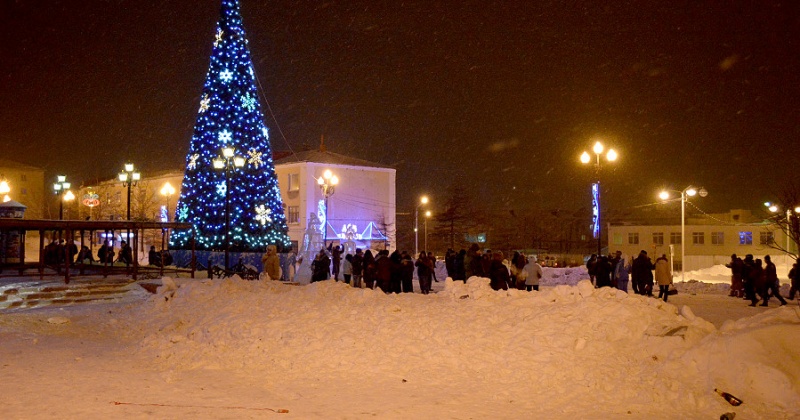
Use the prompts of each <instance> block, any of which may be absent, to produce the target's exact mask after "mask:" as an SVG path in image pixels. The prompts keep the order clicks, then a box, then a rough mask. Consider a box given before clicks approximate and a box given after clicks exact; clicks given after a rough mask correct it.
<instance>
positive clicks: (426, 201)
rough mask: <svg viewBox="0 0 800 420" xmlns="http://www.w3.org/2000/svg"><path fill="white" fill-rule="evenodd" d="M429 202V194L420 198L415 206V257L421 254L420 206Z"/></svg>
mask: <svg viewBox="0 0 800 420" xmlns="http://www.w3.org/2000/svg"><path fill="white" fill-rule="evenodd" d="M425 204H428V196H427V195H423V196H422V197H420V199H419V204H417V207H414V258H416V257H417V256H419V207H420V206H424V205H425Z"/></svg>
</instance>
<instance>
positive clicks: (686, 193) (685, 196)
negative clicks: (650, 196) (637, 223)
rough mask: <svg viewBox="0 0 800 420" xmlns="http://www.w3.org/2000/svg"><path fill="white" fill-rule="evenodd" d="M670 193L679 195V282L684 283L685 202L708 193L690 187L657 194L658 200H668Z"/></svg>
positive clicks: (702, 189) (701, 189) (704, 190)
mask: <svg viewBox="0 0 800 420" xmlns="http://www.w3.org/2000/svg"><path fill="white" fill-rule="evenodd" d="M670 191H671V192H676V193H679V194H680V195H681V198H680V200H681V281H682V282H685V281H686V201H688V200H689V197H694V196H695V195H700V197H705V196H707V195H708V191H706V189H705V188H700V189H697V188H695V187H692V186H691V185H690V186H688V187H686V188H684V189H683V190H681V191H678V190H663V191H661V192H660V193H659V194H658V198H660V199H661V200H663V201H666V200H669V198H670V194H669V193H670Z"/></svg>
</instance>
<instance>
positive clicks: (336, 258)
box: [329, 244, 342, 281]
mask: <svg viewBox="0 0 800 420" xmlns="http://www.w3.org/2000/svg"><path fill="white" fill-rule="evenodd" d="M331 245H333V244H331ZM329 251H330V252H331V257H332V258H333V279H334V280H335V281H339V270H340V268H341V265H342V249H341V248H339V245H336V246H335V247H333V248H332V249H329Z"/></svg>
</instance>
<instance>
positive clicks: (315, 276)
mask: <svg viewBox="0 0 800 420" xmlns="http://www.w3.org/2000/svg"><path fill="white" fill-rule="evenodd" d="M330 270H331V259H330V258H329V257H328V253H327V252H325V248H322V249H320V250H319V253H318V254H317V256H316V257H315V258H314V261H312V262H311V282H312V283H313V282H315V281H322V280H328V278H329V277H330V273H331V271H330Z"/></svg>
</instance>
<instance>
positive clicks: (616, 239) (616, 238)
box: [581, 233, 622, 245]
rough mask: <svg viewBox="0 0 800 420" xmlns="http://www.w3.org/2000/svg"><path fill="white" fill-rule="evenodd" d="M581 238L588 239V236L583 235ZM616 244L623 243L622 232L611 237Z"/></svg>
mask: <svg viewBox="0 0 800 420" xmlns="http://www.w3.org/2000/svg"><path fill="white" fill-rule="evenodd" d="M581 240H586V237H585V236H584V237H582V238H581ZM611 241H612V242H613V244H614V245H622V234H621V233H615V234H614V237H613V238H612V239H611Z"/></svg>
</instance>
